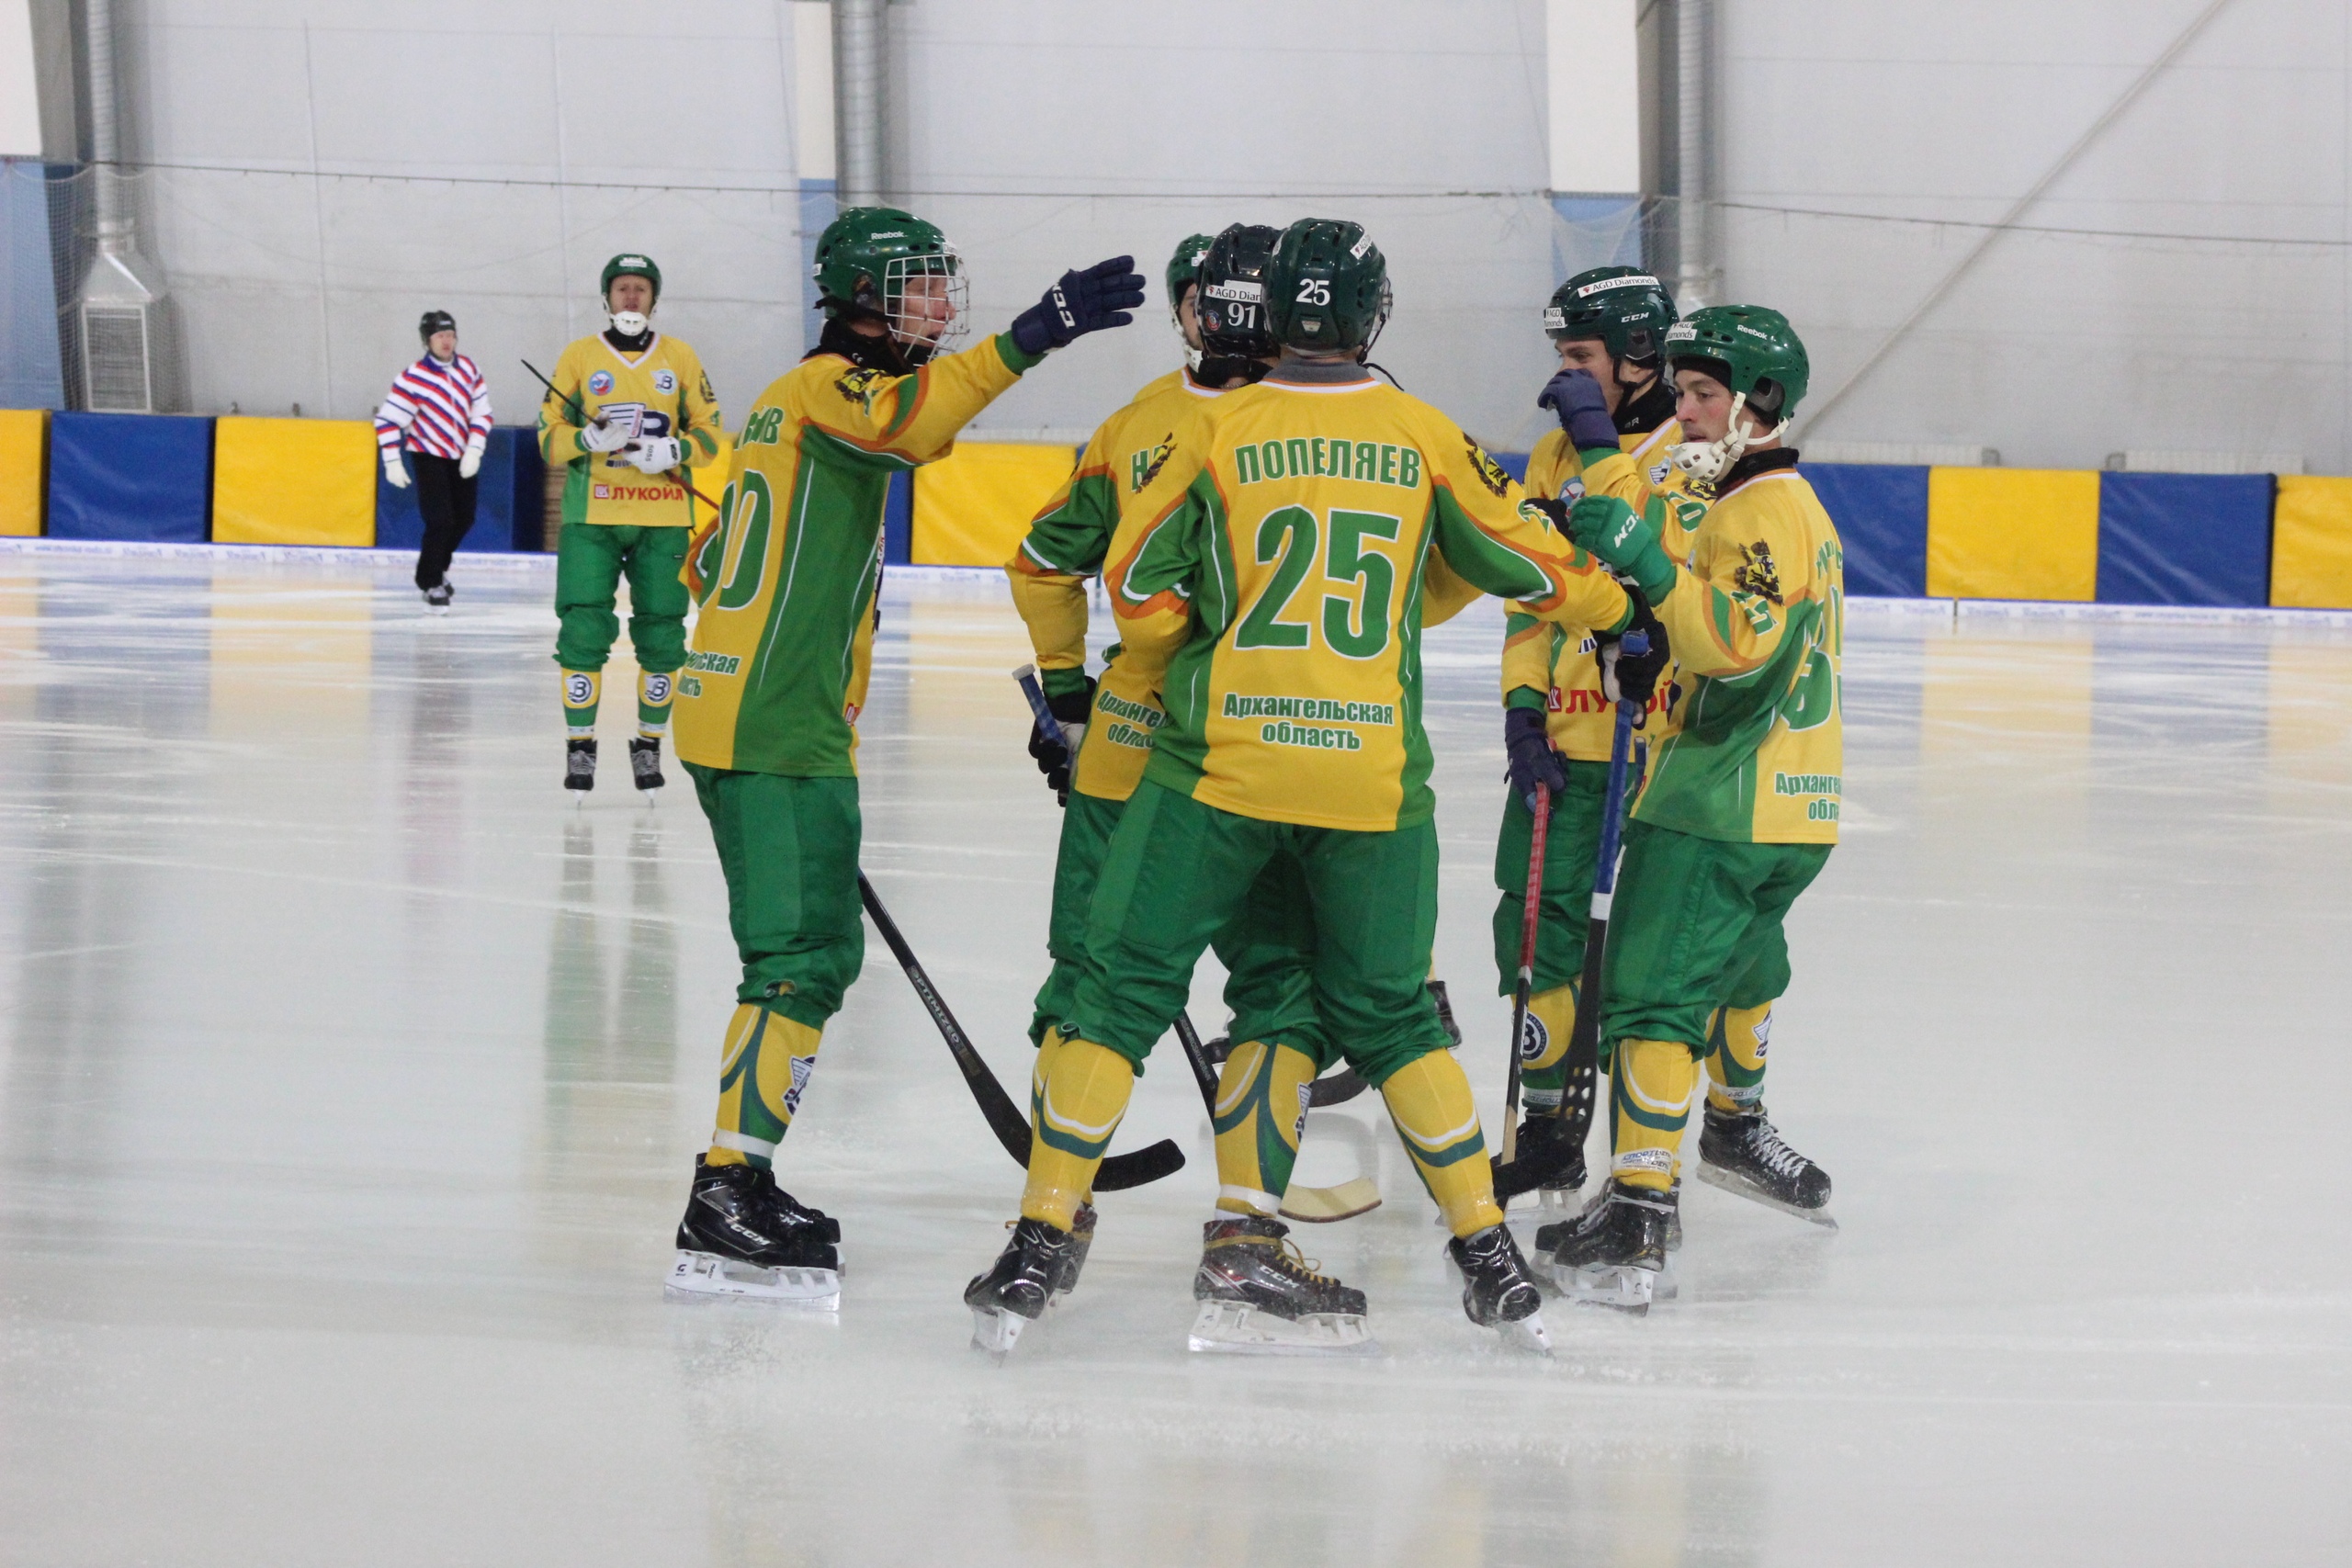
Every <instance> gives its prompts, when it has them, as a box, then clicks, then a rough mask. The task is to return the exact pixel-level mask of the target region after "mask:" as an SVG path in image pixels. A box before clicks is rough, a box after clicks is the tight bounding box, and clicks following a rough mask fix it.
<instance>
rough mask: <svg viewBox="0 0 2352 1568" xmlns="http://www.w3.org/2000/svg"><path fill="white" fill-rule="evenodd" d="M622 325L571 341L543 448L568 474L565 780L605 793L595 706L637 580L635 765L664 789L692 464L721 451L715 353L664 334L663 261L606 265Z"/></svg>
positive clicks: (633, 258)
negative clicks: (621, 606) (659, 314)
mask: <svg viewBox="0 0 2352 1568" xmlns="http://www.w3.org/2000/svg"><path fill="white" fill-rule="evenodd" d="M602 292H603V296H604V301H605V311H606V313H607V314H608V315H609V317H610V319H611V324H610V325H608V326H607V327H606V328H605V330H604V331H603V332H601V333H597V334H596V335H595V336H594V337H583V338H582V339H580V340H579V341H578V342H577V343H574V344H571V345H570V346H569V347H567V348H566V349H565V350H564V351H563V355H562V356H561V357H560V358H559V359H558V360H557V361H556V362H555V375H554V376H553V378H551V379H552V380H553V382H554V385H553V386H552V387H550V388H549V389H548V395H547V397H546V399H545V400H543V401H542V402H541V403H540V404H539V450H540V452H541V453H542V454H544V455H545V456H546V457H547V460H548V463H550V464H561V465H563V466H564V467H565V468H566V469H567V470H568V471H567V472H566V473H565V475H564V482H563V533H562V535H561V536H560V537H559V538H558V539H557V541H556V557H555V613H556V615H557V616H558V617H559V618H560V620H561V622H562V629H561V630H560V631H559V632H558V633H557V634H556V642H555V661H556V663H557V664H558V665H560V666H561V667H562V671H563V716H564V727H565V729H566V731H567V736H566V739H565V751H564V771H563V785H564V787H565V788H566V789H594V788H595V787H596V705H597V702H598V700H599V699H600V698H601V697H602V696H603V694H604V682H605V660H606V658H608V657H609V656H610V655H611V653H612V651H613V639H614V638H615V637H617V636H619V635H620V627H621V624H620V621H619V619H618V618H617V617H616V616H615V615H614V614H613V603H614V599H615V596H616V592H618V590H619V588H620V581H621V578H622V576H623V575H624V574H626V575H627V576H628V603H629V617H628V641H629V647H630V648H631V649H635V650H636V653H637V665H638V671H639V674H638V691H637V736H636V738H635V739H632V740H631V741H630V742H629V743H628V761H629V772H630V774H631V776H632V777H633V778H634V780H635V781H636V784H637V787H638V788H639V789H659V788H661V787H662V736H664V735H666V734H668V733H669V729H670V703H671V698H672V696H673V692H672V690H671V682H672V679H673V675H674V674H675V672H676V671H677V668H678V666H679V665H680V664H682V663H684V661H685V657H686V603H687V601H686V588H685V584H684V582H683V581H680V579H679V568H680V567H681V566H682V565H683V564H684V561H685V558H686V536H687V530H688V528H689V527H690V526H691V525H692V524H693V522H694V513H693V511H692V507H691V503H690V502H689V500H688V497H687V490H688V487H690V486H691V485H693V483H694V468H693V465H694V464H695V463H697V462H705V461H707V460H708V459H709V458H711V457H714V456H716V455H717V453H718V435H717V432H718V399H717V398H715V397H713V396H712V395H711V390H710V378H709V377H707V376H706V375H704V374H703V369H702V361H701V360H700V359H698V358H696V357H695V351H694V350H693V349H692V348H691V347H689V346H688V345H687V344H684V342H682V341H680V340H679V339H677V338H673V337H669V336H666V335H664V334H663V333H658V332H656V331H654V329H653V310H654V307H655V306H656V305H657V304H658V303H659V302H660V300H661V298H662V269H661V268H660V267H658V266H656V265H653V261H652V258H651V257H650V256H643V255H630V254H621V255H617V256H615V257H614V258H613V259H612V260H611V261H608V262H606V263H605V275H604V278H603V283H602Z"/></svg>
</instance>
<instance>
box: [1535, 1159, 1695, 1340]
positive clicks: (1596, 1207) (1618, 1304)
mask: <svg viewBox="0 0 2352 1568" xmlns="http://www.w3.org/2000/svg"><path fill="white" fill-rule="evenodd" d="M1675 1209H1676V1195H1675V1193H1674V1191H1673V1190H1672V1189H1668V1190H1666V1191H1664V1192H1655V1191H1652V1190H1649V1189H1647V1188H1644V1187H1630V1186H1627V1185H1626V1184H1625V1183H1624V1182H1622V1181H1611V1183H1610V1184H1609V1186H1608V1188H1607V1190H1604V1191H1603V1192H1602V1193H1601V1195H1600V1199H1599V1200H1598V1201H1595V1202H1594V1203H1593V1204H1592V1205H1591V1206H1590V1207H1589V1208H1588V1209H1586V1210H1585V1212H1584V1213H1583V1214H1582V1215H1581V1216H1579V1217H1578V1218H1577V1219H1573V1220H1562V1221H1560V1222H1559V1223H1557V1224H1549V1225H1545V1226H1544V1228H1543V1229H1542V1230H1539V1231H1537V1232H1536V1233H1535V1251H1536V1256H1537V1257H1538V1258H1540V1259H1541V1260H1542V1262H1543V1264H1544V1268H1545V1269H1548V1270H1549V1271H1550V1273H1551V1276H1552V1282H1553V1283H1554V1284H1555V1285H1557V1286H1558V1287H1559V1288H1560V1293H1561V1294H1563V1295H1565V1296H1566V1297H1567V1298H1568V1299H1569V1300H1570V1301H1573V1302H1583V1303H1589V1304H1590V1305H1593V1306H1605V1307H1614V1308H1616V1309H1617V1310H1618V1311H1620V1312H1632V1313H1645V1312H1647V1311H1649V1310H1650V1302H1651V1299H1652V1298H1653V1296H1654V1295H1655V1294H1656V1293H1657V1280H1658V1273H1659V1270H1661V1269H1664V1268H1665V1267H1666V1238H1667V1231H1668V1226H1669V1225H1670V1224H1672V1223H1673V1221H1674V1219H1675ZM1669 1293H1670V1292H1669Z"/></svg>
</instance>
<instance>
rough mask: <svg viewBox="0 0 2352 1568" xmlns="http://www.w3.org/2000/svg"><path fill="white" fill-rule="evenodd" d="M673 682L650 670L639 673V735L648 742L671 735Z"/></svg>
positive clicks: (665, 676) (667, 677)
mask: <svg viewBox="0 0 2352 1568" xmlns="http://www.w3.org/2000/svg"><path fill="white" fill-rule="evenodd" d="M672 694H673V689H672V682H671V680H670V677H669V676H667V675H656V674H654V673H653V672H652V671H650V670H641V671H638V676H637V733H638V735H639V737H640V738H642V739H647V740H659V739H662V737H663V736H665V735H667V734H669V733H670V698H671V696H672Z"/></svg>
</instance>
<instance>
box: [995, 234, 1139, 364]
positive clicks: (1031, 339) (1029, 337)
mask: <svg viewBox="0 0 2352 1568" xmlns="http://www.w3.org/2000/svg"><path fill="white" fill-rule="evenodd" d="M1142 303H1143V275H1142V274H1141V273H1139V272H1137V271H1136V258H1135V257H1133V256H1113V257H1112V258H1111V259H1110V260H1109V261H1105V262H1096V263H1095V264H1094V265H1092V266H1090V267H1088V268H1087V269H1086V270H1085V271H1083V272H1066V273H1064V274H1062V280H1061V281H1060V282H1059V283H1057V284H1055V285H1054V286H1053V287H1052V288H1048V289H1046V297H1045V298H1044V299H1040V300H1038V301H1037V302H1036V303H1035V305H1032V306H1030V307H1029V309H1027V310H1023V311H1022V312H1021V314H1019V315H1018V316H1015V317H1014V318H1013V319H1012V341H1013V343H1014V344H1017V345H1018V346H1019V347H1020V350H1021V352H1022V353H1023V354H1043V353H1045V352H1046V350H1047V349H1049V348H1067V347H1069V344H1070V343H1071V341H1072V340H1073V339H1076V338H1080V337H1083V336H1085V335H1086V334H1087V333H1099V332H1101V331H1102V330H1103V328H1105V327H1124V326H1125V325H1126V324H1127V323H1128V322H1129V321H1134V320H1135V318H1134V317H1133V316H1131V315H1129V314H1127V312H1128V311H1129V310H1133V309H1135V308H1136V306H1137V305H1140V304H1142Z"/></svg>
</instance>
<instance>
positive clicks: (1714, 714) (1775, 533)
mask: <svg viewBox="0 0 2352 1568" xmlns="http://www.w3.org/2000/svg"><path fill="white" fill-rule="evenodd" d="M1796 456H1797V455H1796V454H1795V453H1794V452H1792V451H1790V450H1788V449H1786V448H1773V449H1770V450H1767V451H1764V452H1758V453H1753V454H1751V455H1749V456H1748V457H1745V458H1743V459H1741V460H1740V462H1739V464H1738V465H1737V466H1736V467H1735V468H1733V469H1732V471H1731V473H1730V474H1729V475H1728V476H1726V482H1725V483H1724V485H1723V486H1722V487H1721V491H1720V492H1719V493H1718V494H1717V496H1716V498H1715V500H1714V502H1713V504H1712V505H1711V506H1710V507H1709V508H1708V511H1707V515H1706V520H1705V521H1704V522H1702V523H1701V524H1700V525H1699V531H1698V534H1697V536H1695V537H1694V538H1693V540H1692V541H1691V558H1690V561H1689V564H1687V565H1679V564H1678V565H1677V566H1676V568H1675V586H1674V588H1673V589H1672V590H1671V591H1670V592H1668V594H1667V596H1666V598H1665V599H1664V600H1663V601H1662V602H1661V603H1660V604H1657V617H1658V619H1659V620H1661V621H1663V622H1664V623H1665V624H1666V631H1667V637H1668V640H1669V641H1670V642H1671V643H1672V644H1673V647H1674V657H1675V660H1676V662H1677V664H1678V665H1679V671H1680V677H1681V679H1682V681H1683V682H1684V683H1685V684H1686V685H1688V686H1689V687H1690V694H1689V695H1688V696H1687V697H1686V698H1685V699H1684V701H1683V705H1682V712H1681V728H1680V730H1679V732H1678V733H1677V734H1675V735H1674V736H1672V737H1671V738H1669V739H1668V740H1667V741H1666V743H1665V744H1664V745H1663V746H1662V747H1660V748H1659V750H1658V751H1657V756H1656V757H1655V758H1654V760H1653V761H1652V762H1651V765H1650V776H1649V782H1648V784H1647V785H1646V786H1645V788H1644V789H1643V791H1642V795H1641V799H1640V800H1639V802H1638V803H1636V805H1635V806H1634V816H1635V817H1636V818H1640V819H1641V820H1642V821H1645V822H1655V823H1657V825H1658V826H1659V827H1661V828H1672V829H1676V830H1678V831H1679V832H1684V833H1691V834H1695V835H1696V836H1698V837H1700V838H1702V839H1719V840H1725V841H1728V842H1732V843H1756V844H1832V843H1836V842H1837V841H1838V799H1839V796H1840V795H1841V793H1842V792H1843V788H1844V784H1845V780H1844V777H1843V773H1844V768H1845V739H1844V726H1843V722H1842V720H1841V719H1840V717H1839V700H1838V662H1839V660H1840V659H1841V658H1842V657H1843V654H1844V651H1845V612H1846V553H1845V547H1844V546H1843V545H1842V544H1840V543H1839V541H1838V529H1837V526H1836V525H1834V524H1832V523H1831V522H1830V521H1829V514H1828V513H1826V512H1825V511H1823V510H1822V507H1821V502H1820V501H1819V500H1817V499H1816V498H1815V495H1814V493H1813V487H1812V486H1811V485H1809V484H1807V483H1806V482H1805V481H1804V477H1803V476H1802V475H1800V474H1799V473H1798V472H1797V469H1796Z"/></svg>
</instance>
